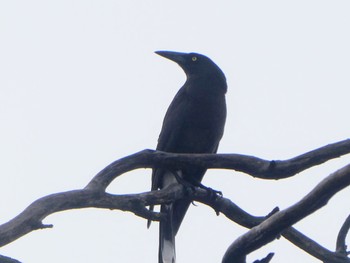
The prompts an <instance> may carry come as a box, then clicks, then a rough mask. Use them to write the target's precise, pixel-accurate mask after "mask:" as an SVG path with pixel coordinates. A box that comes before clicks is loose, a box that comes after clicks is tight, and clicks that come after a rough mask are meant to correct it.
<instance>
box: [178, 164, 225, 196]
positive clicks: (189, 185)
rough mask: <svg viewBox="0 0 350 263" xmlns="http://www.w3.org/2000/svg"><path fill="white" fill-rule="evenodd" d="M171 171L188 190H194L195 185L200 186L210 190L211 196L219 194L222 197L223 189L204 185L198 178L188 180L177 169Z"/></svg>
mask: <svg viewBox="0 0 350 263" xmlns="http://www.w3.org/2000/svg"><path fill="white" fill-rule="evenodd" d="M171 173H172V174H173V175H174V176H175V178H176V180H177V182H178V183H179V184H182V185H183V186H184V187H185V188H186V190H192V191H193V190H194V189H195V187H199V188H201V189H204V190H206V191H207V192H208V195H209V196H210V198H213V199H215V198H217V197H218V196H219V197H222V192H221V191H217V190H215V189H212V188H210V187H207V186H205V185H203V184H202V183H201V182H199V181H196V180H191V181H188V180H185V179H184V178H183V177H182V176H181V174H179V173H178V172H177V171H171Z"/></svg>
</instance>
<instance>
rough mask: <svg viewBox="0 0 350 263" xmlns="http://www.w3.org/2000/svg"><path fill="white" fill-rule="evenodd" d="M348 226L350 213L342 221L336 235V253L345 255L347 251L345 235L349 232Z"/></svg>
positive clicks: (349, 225) (349, 226) (349, 224)
mask: <svg viewBox="0 0 350 263" xmlns="http://www.w3.org/2000/svg"><path fill="white" fill-rule="evenodd" d="M349 228H350V215H349V216H348V217H347V218H346V220H345V222H344V223H343V225H342V227H341V228H340V231H339V234H338V237H337V245H336V251H337V252H338V253H341V254H343V255H345V256H347V255H348V252H347V251H346V249H347V246H346V241H345V239H346V236H347V234H348V232H349Z"/></svg>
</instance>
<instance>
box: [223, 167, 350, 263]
mask: <svg viewBox="0 0 350 263" xmlns="http://www.w3.org/2000/svg"><path fill="white" fill-rule="evenodd" d="M349 184H350V165H347V166H345V167H344V168H342V169H340V170H338V171H337V172H335V173H333V174H331V175H330V176H328V177H327V178H326V179H324V180H323V181H321V182H320V183H319V184H318V185H317V186H316V187H315V188H314V189H313V190H312V191H311V192H310V193H309V194H308V195H307V196H305V197H304V198H303V199H302V200H300V201H299V202H297V203H296V204H294V205H293V206H291V207H289V208H287V209H285V210H282V211H280V212H277V213H275V214H274V215H272V216H271V217H269V218H268V219H266V220H265V221H264V222H262V223H261V224H260V225H258V226H256V227H254V228H252V229H251V230H250V231H248V232H247V233H246V234H244V235H242V236H241V237H239V238H238V239H236V241H234V242H233V243H232V244H231V246H230V247H229V248H228V250H227V251H226V253H225V255H224V258H223V261H222V262H223V263H229V262H235V260H236V258H238V259H240V258H242V257H243V256H245V255H247V254H249V253H250V252H252V251H254V250H256V249H258V248H260V247H261V246H263V245H265V244H267V243H269V242H271V241H272V240H274V239H275V238H276V237H277V236H278V235H279V234H280V233H281V232H283V230H284V229H286V228H288V227H290V226H291V225H293V224H295V223H296V222H298V221H299V220H300V219H302V218H304V217H306V216H308V215H310V214H311V213H313V212H315V211H316V210H317V209H319V208H321V207H323V206H324V205H326V204H327V202H328V201H329V199H330V198H331V197H332V196H333V195H334V194H336V193H337V192H339V191H340V190H342V189H344V188H345V187H347V186H348V185H349ZM338 255H339V254H338ZM339 256H341V255H339ZM319 259H321V260H322V261H324V262H327V260H326V259H324V258H319ZM328 262H338V261H335V259H332V261H328ZM339 262H350V260H349V259H348V258H346V257H343V261H339Z"/></svg>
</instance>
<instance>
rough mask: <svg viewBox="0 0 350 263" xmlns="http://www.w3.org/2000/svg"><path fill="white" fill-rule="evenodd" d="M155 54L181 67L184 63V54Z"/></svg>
mask: <svg viewBox="0 0 350 263" xmlns="http://www.w3.org/2000/svg"><path fill="white" fill-rule="evenodd" d="M155 53H156V54H158V55H159V56H162V57H165V58H167V59H170V60H172V61H174V62H176V63H177V64H179V65H183V64H184V63H185V55H186V53H182V52H173V51H156V52H155Z"/></svg>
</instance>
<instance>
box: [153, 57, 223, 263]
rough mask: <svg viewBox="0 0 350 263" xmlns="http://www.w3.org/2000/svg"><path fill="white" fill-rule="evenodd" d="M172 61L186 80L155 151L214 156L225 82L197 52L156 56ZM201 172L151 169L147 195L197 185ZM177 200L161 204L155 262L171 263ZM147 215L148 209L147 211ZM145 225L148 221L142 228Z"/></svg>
mask: <svg viewBox="0 0 350 263" xmlns="http://www.w3.org/2000/svg"><path fill="white" fill-rule="evenodd" d="M155 53H156V54H158V55H160V56H163V57H165V58H167V59H170V60H172V61H174V62H176V63H177V64H178V65H179V66H180V67H181V68H182V69H183V70H184V72H185V73H186V76H187V80H186V82H185V84H184V85H183V86H182V88H181V89H180V90H179V91H178V93H177V94H176V96H175V98H174V99H173V101H172V102H171V104H170V106H169V108H168V110H167V112H166V115H165V118H164V121H163V127H162V130H161V133H160V135H159V139H158V145H157V150H160V151H165V152H172V153H216V151H217V149H218V145H219V142H220V139H221V137H222V135H223V133H224V126H225V120H226V102H225V94H226V91H227V84H226V78H225V75H224V73H223V72H222V71H221V69H220V68H219V67H218V66H217V65H216V64H215V63H214V62H213V61H212V60H210V59H209V58H208V57H206V56H204V55H201V54H197V53H180V52H172V51H156V52H155ZM205 172H206V170H205V169H202V168H198V167H189V168H186V169H181V170H178V171H169V170H166V169H158V168H157V169H153V172H152V190H158V189H163V188H166V187H168V186H169V185H172V184H177V183H179V182H178V180H177V179H179V178H181V180H183V181H186V182H188V183H190V184H192V185H195V186H198V185H201V184H200V182H201V180H202V178H203V175H204V173H205ZM190 203H191V202H190V201H189V200H178V201H176V202H173V203H171V204H163V205H161V208H160V211H161V212H162V213H164V214H165V215H166V216H165V217H166V218H165V219H164V220H161V222H160V225H159V263H174V262H175V235H176V233H177V232H178V230H179V227H180V224H181V222H182V220H183V218H184V216H185V213H186V211H187V209H188V207H189V205H190ZM150 209H151V210H153V206H152V207H150ZM149 225H150V221H149V223H148V226H149Z"/></svg>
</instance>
